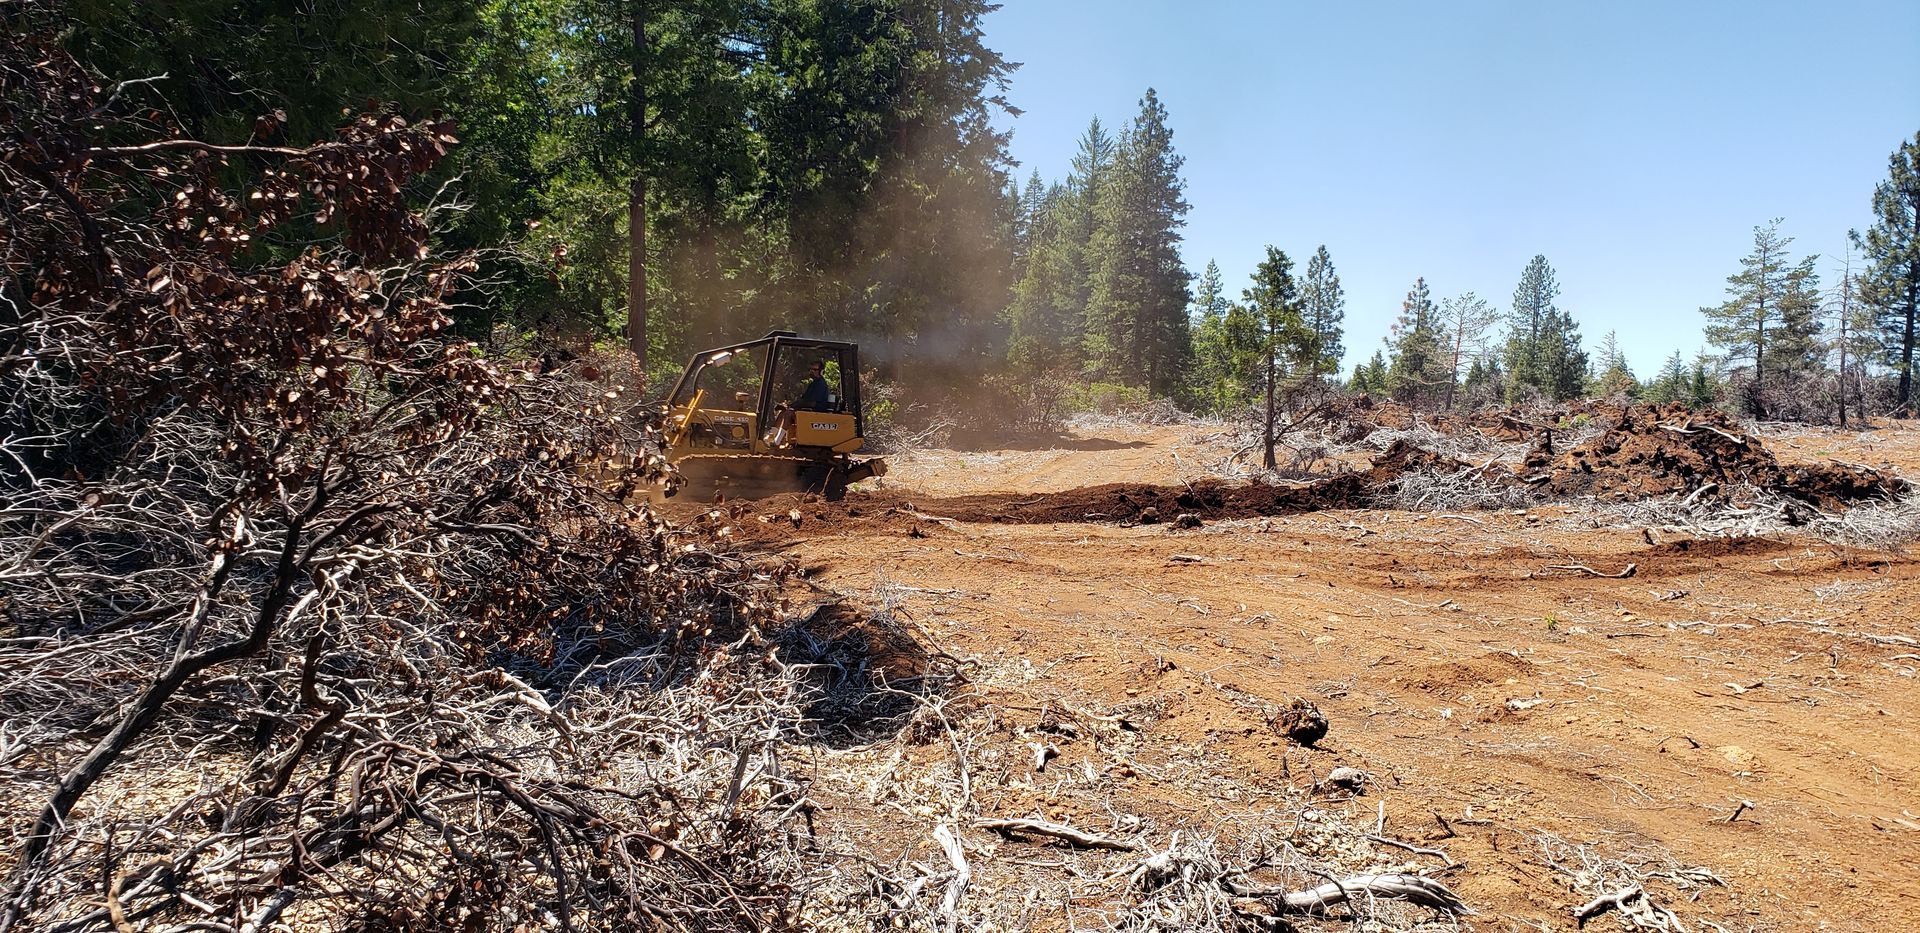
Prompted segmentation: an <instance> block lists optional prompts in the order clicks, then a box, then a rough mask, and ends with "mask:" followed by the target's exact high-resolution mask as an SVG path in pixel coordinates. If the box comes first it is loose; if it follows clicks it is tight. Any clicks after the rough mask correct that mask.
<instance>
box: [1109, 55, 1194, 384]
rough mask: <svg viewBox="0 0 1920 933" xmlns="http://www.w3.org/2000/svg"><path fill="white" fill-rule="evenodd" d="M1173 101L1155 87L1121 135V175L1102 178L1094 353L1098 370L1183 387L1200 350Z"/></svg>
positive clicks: (1117, 169)
mask: <svg viewBox="0 0 1920 933" xmlns="http://www.w3.org/2000/svg"><path fill="white" fill-rule="evenodd" d="M1184 161H1185V160H1184V159H1183V158H1182V157H1181V156H1180V155H1179V154H1177V153H1175V152H1174V151H1173V131H1172V130H1171V129H1169V128H1168V126H1167V109H1166V107H1165V106H1164V105H1162V104H1161V103H1160V97H1159V95H1158V94H1157V93H1156V92H1155V91H1154V90H1153V89H1152V88H1148V89H1147V93H1146V96H1145V97H1143V98H1141V100H1140V113H1139V114H1138V115H1137V116H1135V117H1134V119H1133V123H1132V125H1130V126H1129V127H1128V128H1127V131H1126V133H1125V134H1124V135H1123V136H1122V137H1121V139H1120V142H1119V144H1118V146H1117V147H1116V152H1115V155H1114V159H1113V167H1112V170H1111V174H1112V177H1111V180H1110V181H1108V182H1105V183H1103V184H1102V185H1100V186H1096V189H1095V190H1096V191H1097V192H1098V197H1097V198H1096V203H1095V211H1094V229H1093V236H1092V239H1091V240H1090V241H1089V245H1088V253H1089V261H1088V267H1089V269H1090V271H1091V276H1090V278H1091V283H1092V290H1091V293H1090V295H1089V296H1088V299H1087V313H1086V349H1087V363H1088V366H1089V367H1090V368H1091V369H1092V372H1093V375H1095V376H1096V377H1098V378H1103V379H1108V380H1111V381H1114V382H1120V383H1124V384H1127V385H1138V386H1145V387H1146V388H1147V389H1148V390H1149V391H1150V392H1152V393H1154V394H1156V395H1166V394H1169V393H1171V392H1172V391H1174V390H1175V389H1176V388H1177V387H1178V385H1179V381H1180V379H1181V378H1182V375H1183V373H1184V371H1185V369H1186V366H1187V364H1188V361H1189V360H1190V358H1191V356H1192V352H1193V348H1192V345H1191V344H1190V343H1189V342H1188V334H1189V331H1188V329H1187V312H1186V309H1187V302H1188V298H1189V293H1188V290H1187V279H1188V275H1187V270H1186V268H1185V266H1183V265H1181V262H1180V228H1181V227H1183V226H1185V225H1186V214H1187V210H1188V205H1187V202H1186V199H1185V198H1184V197H1183V195H1182V193H1183V191H1184V189H1185V183H1184V182H1183V181H1182V180H1181V179H1180V167H1181V164H1182V163H1183V162H1184Z"/></svg>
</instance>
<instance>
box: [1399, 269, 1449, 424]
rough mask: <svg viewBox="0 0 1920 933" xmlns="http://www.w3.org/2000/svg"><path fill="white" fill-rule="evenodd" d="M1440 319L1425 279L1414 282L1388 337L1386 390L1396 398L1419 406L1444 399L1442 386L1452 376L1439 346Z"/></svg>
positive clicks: (1440, 343) (1441, 339) (1441, 337)
mask: <svg viewBox="0 0 1920 933" xmlns="http://www.w3.org/2000/svg"><path fill="white" fill-rule="evenodd" d="M1439 317H1440V316H1439V313H1438V311H1437V309H1435V308H1434V305H1433V297H1432V294H1431V292H1430V291H1429V290H1428V288H1427V280H1426V278H1425V277H1421V278H1418V279H1415V280H1414V283H1413V288H1412V290H1410V291H1408V292H1407V297H1406V300H1405V301H1403V302H1401V304H1400V317H1399V319H1398V320H1396V321H1395V322H1394V324H1393V327H1392V328H1391V329H1390V331H1389V335H1388V337H1387V346H1388V347H1389V348H1390V351H1391V352H1390V354H1389V359H1390V361H1391V362H1390V364H1389V367H1388V374H1387V391H1388V393H1389V394H1390V395H1392V396H1393V397H1394V398H1395V399H1397V400H1399V401H1402V402H1405V403H1407V404H1409V405H1413V406H1416V407H1422V406H1430V405H1432V404H1433V403H1434V401H1435V400H1436V399H1438V398H1441V397H1443V396H1444V394H1445V389H1444V388H1443V386H1444V384H1445V383H1446V381H1447V380H1448V379H1449V378H1450V377H1451V373H1450V371H1449V370H1448V368H1447V363H1446V353H1445V350H1444V349H1443V347H1442V341H1443V339H1444V335H1443V334H1442V333H1441V330H1440V320H1439Z"/></svg>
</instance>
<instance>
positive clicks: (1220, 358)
mask: <svg viewBox="0 0 1920 933" xmlns="http://www.w3.org/2000/svg"><path fill="white" fill-rule="evenodd" d="M36 6H39V5H36ZM235 6H238V7H240V8H242V9H239V10H237V11H236V10H234V9H231V7H235ZM993 9H995V4H993V3H992V2H990V0H477V2H476V0H370V2H356V3H346V2H344V0H320V2H316V3H313V4H306V5H301V6H289V5H285V4H275V3H270V2H266V0H250V2H242V3H240V4H237V5H236V4H228V5H224V6H222V5H209V4H156V3H143V2H136V0H73V2H71V3H68V4H65V5H64V6H63V7H62V12H61V16H62V17H63V23H62V35H63V42H64V44H65V45H66V46H67V47H68V48H69V49H70V50H71V51H72V52H73V53H74V54H75V55H76V56H77V57H78V58H80V59H81V60H82V61H87V62H93V63H96V65H102V64H106V63H110V64H111V68H110V69H107V68H101V69H100V70H102V71H106V70H111V71H112V72H113V73H115V74H138V75H143V76H148V77H150V78H151V79H152V80H146V81H141V82H137V83H134V84H130V85H127V86H123V87H121V88H120V91H121V93H123V94H126V95H129V96H132V97H134V98H137V99H140V100H143V101H148V100H150V101H151V103H152V105H153V106H152V115H151V116H152V120H153V121H154V122H155V123H158V124H163V125H166V126H168V127H169V128H172V129H177V130H178V131H179V132H180V133H181V134H183V135H186V136H191V137H194V138H200V139H224V140H233V139H247V140H249V141H251V142H254V143H256V144H282V145H304V144H309V143H313V142H317V141H322V140H325V139H327V138H329V137H330V135H331V134H332V132H333V130H334V128H335V126H336V125H337V124H339V123H340V122H342V116H341V107H342V105H343V103H352V104H358V103H359V102H361V101H366V100H375V101H381V102H384V104H385V106H387V107H389V108H391V109H393V110H395V111H398V112H401V113H405V114H409V115H414V116H422V115H428V114H433V113H437V112H444V113H445V114H446V115H448V116H449V117H450V118H451V119H452V120H453V121H454V122H456V123H457V124H458V126H459V130H458V133H459V136H460V139H461V145H459V146H458V147H456V148H455V149H454V150H453V152H452V153H451V154H450V156H449V158H448V159H447V160H446V161H445V163H444V164H443V166H442V167H440V168H439V169H438V170H437V171H436V173H435V176H434V177H433V178H432V179H429V180H428V182H429V183H428V184H425V185H422V186H421V188H420V191H419V192H418V193H417V199H418V200H419V201H421V202H423V203H431V204H432V205H434V206H435V207H437V208H440V209H442V210H443V211H444V213H445V214H446V215H447V217H446V220H447V223H444V224H442V226H443V227H444V228H445V229H446V230H447V232H446V233H445V234H443V235H442V239H443V240H445V241H447V245H449V246H451V247H454V248H461V249H477V250H481V253H480V255H481V256H482V259H481V262H482V263H483V265H484V266H485V267H486V270H487V271H486V274H484V275H482V276H481V277H480V281H481V282H483V283H484V291H483V292H482V291H476V293H475V294H473V295H472V296H470V300H468V301H466V302H465V303H464V304H463V306H462V310H461V313H460V315H459V326H461V327H462V328H464V329H465V330H466V331H467V332H468V333H473V334H482V333H496V332H499V331H500V330H502V329H506V330H509V331H512V332H515V333H518V334H523V335H529V336H533V337H536V338H539V339H542V340H544V341H547V342H549V343H553V344H557V345H561V346H572V347H585V346H594V345H602V346H604V345H613V344H620V343H624V344H626V345H628V346H630V347H631V348H633V349H634V350H636V351H637V352H638V353H639V354H640V356H641V358H642V360H643V362H644V363H645V364H646V366H647V367H649V368H650V369H651V370H652V371H653V375H654V381H655V382H657V381H658V380H659V379H660V378H661V376H662V375H663V373H662V371H663V370H671V369H675V368H677V360H679V359H681V358H683V356H684V355H685V354H686V353H687V352H688V351H690V350H692V349H697V348H700V347H703V346H711V345H716V344H723V343H728V342H733V341H735V340H739V339H746V338H749V337H752V336H757V335H758V334H760V333H763V332H764V331H765V330H767V329H769V328H772V327H775V326H787V327H794V328H798V329H803V330H809V331H814V332H818V333H822V334H827V335H833V336H841V337H846V338H850V339H855V340H859V341H861V342H862V344H863V346H865V347H866V348H868V354H867V355H868V359H870V360H872V361H874V362H875V363H876V364H877V365H878V367H879V369H880V375H881V376H883V377H885V378H890V379H895V380H898V381H901V382H903V383H907V384H909V385H921V386H940V387H952V386H964V385H969V384H973V383H977V382H979V381H980V379H981V377H983V376H987V375H994V374H999V375H1001V376H1002V377H1003V378H1004V379H1006V380H1008V381H1009V382H1014V383H1017V382H1018V381H1019V380H1023V379H1024V380H1033V379H1036V378H1038V377H1040V376H1042V375H1051V376H1060V375H1063V374H1064V375H1066V376H1070V377H1071V379H1073V380H1075V381H1078V382H1083V383H1084V382H1094V383H1105V384H1110V385H1112V386H1115V387H1117V388H1120V389H1124V390H1127V391H1129V392H1132V393H1137V394H1139V395H1143V396H1152V397H1165V398H1172V399H1175V400H1177V401H1179V402H1180V403H1182V404H1183V405H1186V406H1188V407H1192V408H1196V409H1201V410H1209V411H1223V410H1227V409H1231V408H1234V407H1236V406H1241V405H1245V404H1249V403H1253V402H1258V401H1262V400H1264V398H1265V397H1266V396H1267V395H1268V394H1270V393H1271V394H1278V395H1283V396H1284V395H1285V394H1287V393H1288V391H1289V390H1290V389H1293V388H1298V387H1301V386H1304V385H1309V384H1313V385H1325V386H1333V385H1336V384H1340V385H1344V386H1345V387H1347V388H1351V389H1354V390H1358V391H1364V392H1368V393H1372V394H1377V395H1382V396H1390V397H1393V398H1396V399H1399V400H1402V401H1405V402H1407V403H1409V404H1414V405H1418V406H1422V407H1431V408H1439V409H1448V408H1458V407H1460V406H1463V405H1479V404H1486V403H1490V402H1502V403H1511V402H1517V401H1522V400H1526V399H1531V398H1541V399H1547V400H1555V401H1559V400H1566V399H1570V398H1574V397H1577V396H1580V395H1584V394H1593V393H1600V392H1605V393H1619V392H1624V393H1627V394H1631V395H1638V396H1641V397H1649V398H1671V399H1684V400H1693V401H1696V402H1699V403H1704V402H1705V400H1706V399H1708V398H1711V399H1713V400H1715V401H1717V402H1718V403H1721V404H1726V405H1729V406H1733V407H1739V408H1742V409H1743V410H1745V411H1747V412H1748V413H1751V414H1754V415H1758V416H1764V417H1814V416H1821V417H1824V415H1822V414H1820V413H1821V412H1824V411H1827V410H1832V411H1834V412H1835V414H1836V415H1838V414H1839V413H1840V412H1842V411H1846V412H1852V413H1859V412H1862V411H1895V410H1897V411H1903V412H1906V413H1909V414H1911V413H1913V412H1914V411H1915V407H1916V400H1915V398H1914V392H1913V385H1912V382H1913V345H1914V339H1915V315H1916V305H1920V164H1917V163H1920V134H1917V135H1916V137H1915V140H1914V141H1912V142H1907V143H1905V144H1903V145H1902V146H1901V147H1900V149H1899V151H1897V152H1896V153H1894V155H1893V157H1892V159H1891V160H1890V165H1889V174H1888V177H1887V179H1886V180H1885V181H1884V182H1882V183H1881V184H1880V185H1879V187H1878V189H1877V190H1876V191H1875V192H1874V194H1873V197H1872V206H1873V211H1874V220H1873V223H1872V224H1871V225H1870V226H1869V228H1868V229H1867V230H1866V231H1865V232H1863V233H1858V234H1855V235H1854V236H1853V237H1852V238H1851V243H1850V250H1849V255H1848V256H1846V257H1844V258H1843V267H1842V269H1841V270H1840V275H1839V281H1838V282H1837V283H1835V284H1833V285H1832V286H1831V287H1829V288H1827V289H1825V290H1822V289H1821V288H1820V276H1819V275H1818V274H1817V273H1816V271H1815V268H1814V261H1815V259H1816V257H1801V258H1797V259H1796V258H1793V257H1791V256H1790V255H1789V246H1790V244H1791V242H1792V240H1791V238H1789V237H1786V236H1784V235H1783V234H1781V233H1780V230H1779V226H1778V224H1777V223H1774V224H1768V225H1764V226H1763V227H1761V228H1759V229H1757V230H1756V232H1755V241H1754V252H1753V253H1752V254H1751V255H1749V256H1748V257H1747V258H1746V259H1744V260H1743V261H1742V263H1741V266H1740V270H1739V271H1738V272H1737V273H1736V274H1735V275H1734V276H1733V277H1731V278H1730V279H1729V286H1728V288H1729V291H1728V298H1727V301H1726V302H1725V303H1723V304H1722V305H1718V306H1714V307H1711V308H1706V309H1703V312H1704V313H1705V315H1706V318H1707V322H1708V328H1707V335H1708V339H1709V342H1710V343H1711V344H1712V345H1713V346H1714V348H1715V349H1716V350H1717V351H1718V352H1717V353H1713V354H1708V353H1706V352H1704V350H1703V352H1701V353H1700V354H1697V355H1696V356H1694V357H1693V358H1692V359H1691V360H1687V359H1685V358H1683V357H1682V356H1680V355H1679V354H1676V356H1675V357H1674V358H1672V359H1669V360H1667V361H1666V365H1665V366H1664V367H1663V368H1662V369H1661V371H1660V372H1659V373H1658V374H1656V375H1654V376H1652V377H1650V378H1648V379H1645V380H1642V379H1639V378H1637V377H1635V376H1634V375H1633V373H1632V371H1631V368H1630V367H1629V366H1627V364H1626V361H1625V359H1624V357H1623V356H1621V355H1620V354H1619V352H1618V349H1617V346H1615V345H1614V344H1613V343H1612V342H1611V341H1608V342H1606V343H1603V344H1602V345H1601V346H1600V347H1599V348H1598V351H1597V353H1589V352H1588V350H1587V349H1586V347H1585V345H1584V344H1583V342H1582V339H1581V334H1580V329H1579V325H1578V324H1577V322H1576V321H1575V320H1574V318H1573V316H1572V314H1571V313H1570V312H1569V311H1568V310H1567V309H1566V308H1563V307H1561V303H1560V300H1559V287H1558V284H1557V282H1556V281H1555V278H1554V270H1553V268H1552V267H1551V265H1550V264H1549V263H1548V261H1547V260H1546V258H1545V257H1535V258H1534V259H1533V260H1532V261H1531V262H1530V263H1528V264H1527V265H1526V267H1525V268H1524V269H1523V270H1521V275H1520V278H1519V280H1518V282H1517V284H1516V286H1515V290H1514V294H1513V296H1512V299H1511V300H1510V301H1509V302H1507V303H1506V305H1505V307H1500V306H1499V305H1498V304H1496V302H1495V301H1493V300H1490V299H1488V298H1485V297H1482V296H1480V295H1478V294H1476V293H1473V292H1467V293H1462V294H1457V295H1451V296H1445V297H1436V296H1435V294H1434V293H1433V289H1432V287H1431V286H1430V285H1429V284H1428V282H1427V280H1426V279H1425V278H1420V279H1417V280H1416V281H1415V282H1414V283H1413V285H1412V286H1411V287H1410V289H1409V291H1408V293H1407V296H1406V299H1405V301H1404V302H1403V303H1402V307H1401V310H1400V314H1399V315H1398V317H1397V318H1396V319H1395V320H1394V322H1393V324H1392V326H1391V327H1390V329H1389V333H1388V334H1387V335H1386V336H1385V339H1384V341H1383V342H1382V344H1381V345H1380V346H1379V347H1378V348H1377V350H1376V351H1375V352H1374V353H1373V354H1372V355H1371V357H1370V358H1368V359H1366V360H1365V361H1364V362H1361V363H1359V364H1358V365H1357V366H1355V367H1354V368H1353V370H1352V371H1351V372H1350V373H1349V374H1346V377H1345V378H1344V379H1342V378H1340V374H1339V373H1338V370H1339V367H1340V366H1341V361H1342V360H1343V358H1344V357H1345V355H1346V347H1347V339H1346V335H1344V334H1343V321H1344V317H1345V310H1346V308H1345V305H1346V302H1345V296H1344V292H1343V290H1342V287H1341V283H1340V278H1339V275H1338V273H1337V272H1336V270H1335V268H1334V261H1333V257H1332V256H1331V254H1330V252H1329V250H1328V249H1327V247H1326V246H1324V245H1322V246H1319V247H1318V248H1316V249H1314V250H1313V251H1312V252H1311V253H1310V254H1309V253H1305V252H1302V253H1300V254H1299V255H1303V256H1306V257H1307V258H1306V262H1305V264H1304V267H1302V266H1301V265H1300V264H1298V263H1296V261H1295V258H1294V256H1292V255H1289V254H1288V253H1287V252H1285V251H1283V250H1281V249H1278V248H1276V247H1270V248H1268V250H1267V251H1266V253H1265V255H1264V258H1263V259H1262V261H1261V262H1260V264H1259V266H1258V268H1257V269H1256V270H1255V271H1254V273H1253V274H1252V276H1251V278H1250V280H1249V281H1248V282H1247V283H1245V285H1244V287H1242V288H1240V289H1234V288H1233V287H1231V286H1230V285H1229V284H1228V283H1226V282H1224V281H1222V280H1221V276H1220V274H1219V270H1218V268H1217V266H1214V265H1213V264H1211V263H1209V264H1208V266H1207V267H1206V268H1205V270H1204V271H1203V272H1202V273H1201V274H1200V275H1199V276H1198V277H1197V278H1196V277H1195V276H1193V275H1192V274H1191V272H1190V271H1189V270H1188V269H1187V267H1186V266H1185V265H1184V263H1183V261H1182V258H1181V244H1182V230H1183V228H1184V226H1185V223H1186V215H1187V213H1188V210H1189V205H1188V203H1187V201H1186V199H1185V193H1184V191H1185V184H1184V181H1183V179H1182V177H1181V171H1182V168H1183V165H1184V159H1183V157H1182V156H1181V155H1180V154H1179V152H1178V151H1177V149H1176V148H1175V146H1174V132H1173V129H1172V121H1171V117H1170V115H1169V113H1168V111H1167V108H1166V106H1165V104H1164V102H1163V101H1162V100H1161V99H1160V97H1159V96H1158V94H1157V93H1156V92H1155V91H1154V90H1152V89H1147V90H1146V92H1145V94H1144V95H1143V97H1142V98H1141V99H1140V101H1139V107H1138V109H1137V111H1136V112H1135V113H1134V114H1133V115H1132V116H1131V118H1130V119H1128V120H1126V121H1125V122H1123V123H1122V124H1120V125H1119V126H1117V127H1115V128H1112V129H1109V127H1108V126H1107V125H1106V124H1103V123H1102V122H1101V121H1099V120H1097V119H1096V120H1094V121H1092V122H1091V123H1090V124H1089V126H1088V127H1087V130H1086V132H1085V133H1084V134H1083V135H1082V137H1081V139H1080V143H1079V148H1078V152H1077V153H1076V154H1075V156H1074V157H1073V159H1072V161H1071V164H1070V166H1069V171H1068V173H1067V175H1066V177H1065V178H1063V179H1061V180H1059V181H1054V182H1050V183H1049V182H1045V181H1043V180H1042V178H1041V176H1040V174H1039V173H1038V172H1037V171H1034V172H1031V173H1030V175H1029V177H1028V178H1027V179H1026V180H1025V182H1024V184H1018V183H1016V182H1015V181H1014V176H1013V170H1014V168H1015V165H1014V163H1013V160H1012V159H1011V157H1010V155H1009V153H1008V141H1009V134H1008V133H1007V132H1006V131H1003V130H998V129H996V128H995V120H996V119H997V118H998V117H999V116H1000V115H1003V114H1013V115H1017V114H1018V109H1017V108H1016V107H1015V106H1014V105H1013V104H1012V103H1011V102H1010V100H1009V99H1008V97H1007V90H1008V87H1009V83H1010V78H1011V76H1012V74H1013V73H1014V71H1015V69H1016V68H1017V67H1018V65H1017V64H1016V63H1013V62H1009V61H1007V60H1005V59H1004V58H1003V57H1002V56H1001V55H1000V54H999V53H997V52H995V51H994V50H993V49H992V48H991V46H990V45H989V43H988V41H987V38H986V36H985V34H984V29H983V25H982V21H983V18H984V17H985V16H986V15H987V14H988V13H990V12H991V11H992V10H993ZM23 15H31V14H23ZM260 114H268V115H271V116H272V117H273V119H271V120H268V121H266V122H264V123H256V122H255V117H256V116H257V115H260ZM441 185H444V186H445V187H444V190H442V189H441V188H440V187H437V186H441ZM1236 292H1237V294H1236ZM668 375H670V373H669V374H668ZM1682 382H1685V383H1686V385H1685V387H1684V390H1683V388H1682V386H1681V383H1682ZM1815 409H1818V411H1815Z"/></svg>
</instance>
